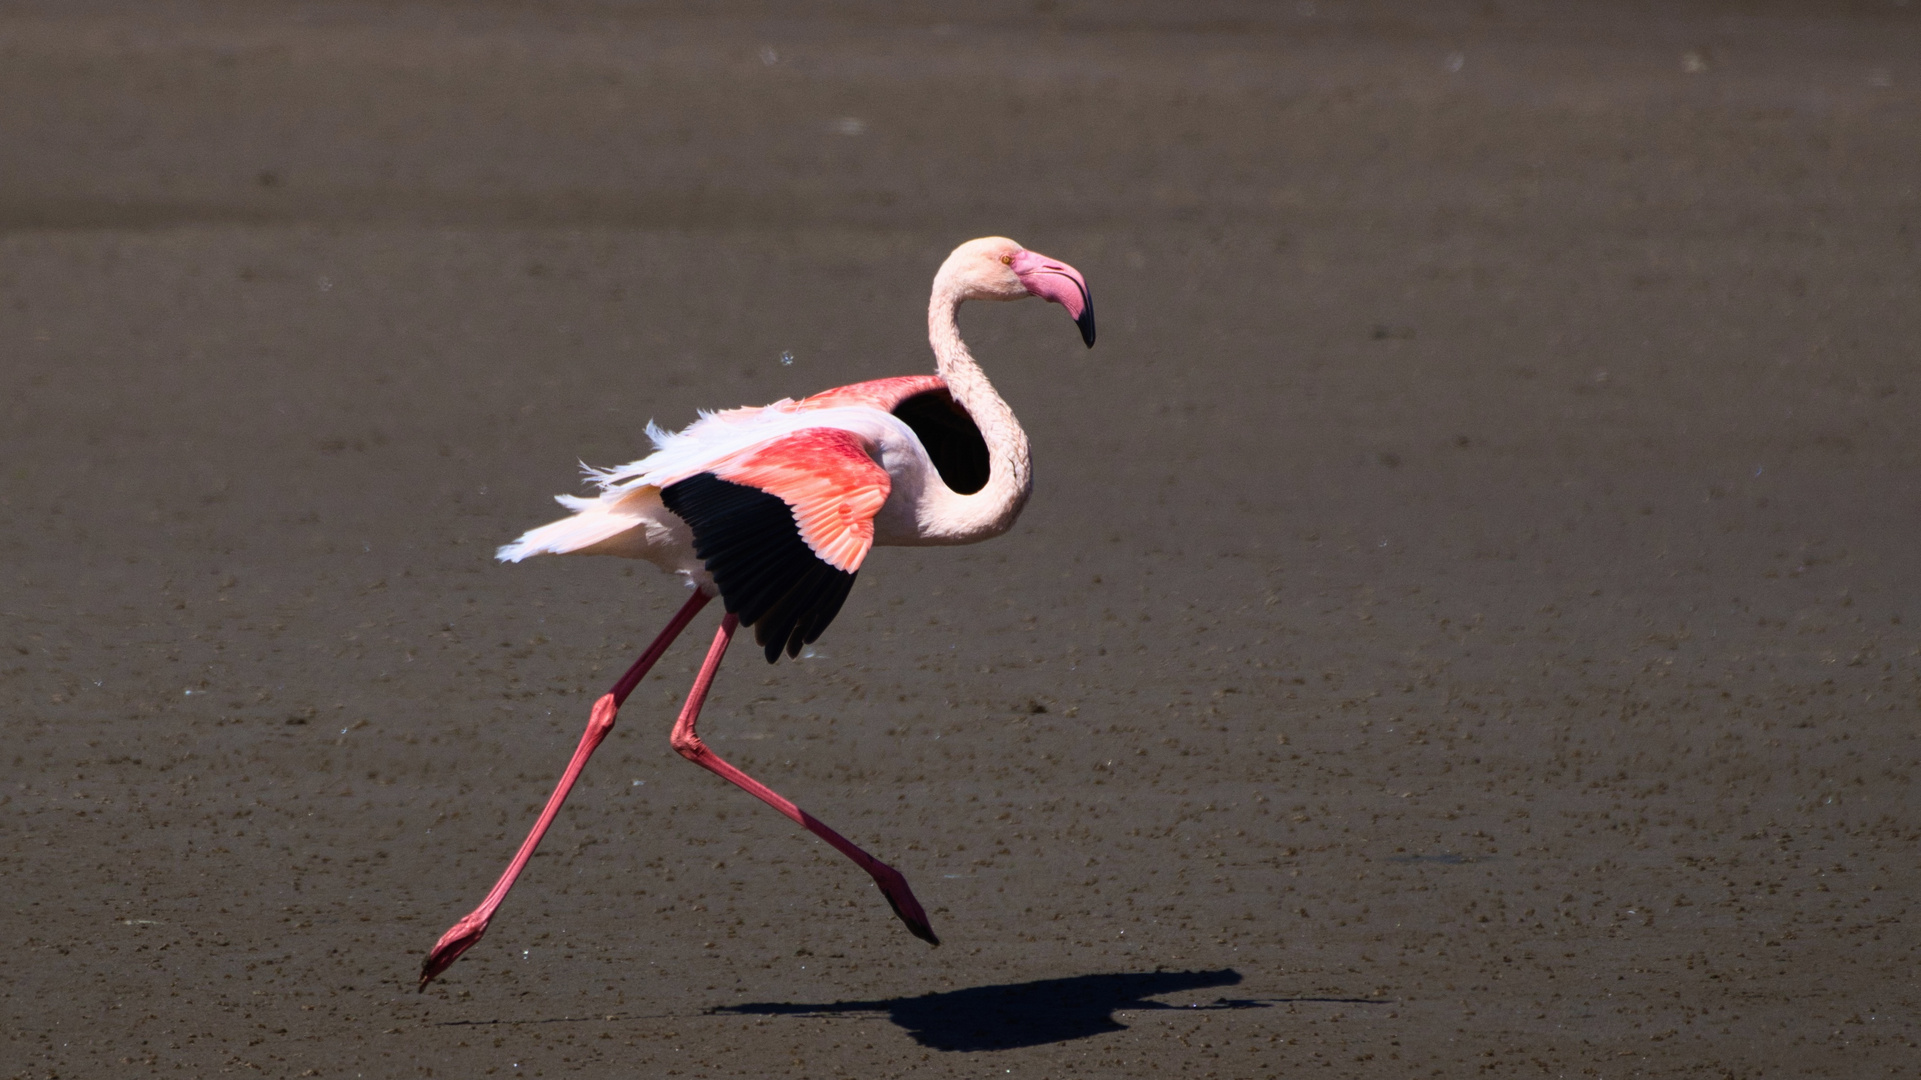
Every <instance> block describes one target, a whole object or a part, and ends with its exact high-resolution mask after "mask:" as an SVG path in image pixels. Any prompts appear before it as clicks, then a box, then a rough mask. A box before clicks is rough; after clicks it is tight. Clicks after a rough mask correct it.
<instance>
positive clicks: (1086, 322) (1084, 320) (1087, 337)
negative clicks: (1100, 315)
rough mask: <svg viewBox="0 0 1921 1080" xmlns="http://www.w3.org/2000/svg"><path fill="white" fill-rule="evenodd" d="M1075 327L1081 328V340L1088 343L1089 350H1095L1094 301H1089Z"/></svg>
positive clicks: (1075, 322) (1076, 320)
mask: <svg viewBox="0 0 1921 1080" xmlns="http://www.w3.org/2000/svg"><path fill="white" fill-rule="evenodd" d="M1074 325H1075V326H1078V327H1080V328H1081V340H1082V341H1085V342H1087V347H1088V348H1090V349H1091V348H1093V347H1094V304H1093V302H1092V301H1089V302H1088V304H1087V306H1086V307H1083V308H1082V309H1081V317H1080V318H1078V319H1075V320H1074Z"/></svg>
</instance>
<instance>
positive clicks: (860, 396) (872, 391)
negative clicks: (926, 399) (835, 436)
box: [794, 375, 947, 412]
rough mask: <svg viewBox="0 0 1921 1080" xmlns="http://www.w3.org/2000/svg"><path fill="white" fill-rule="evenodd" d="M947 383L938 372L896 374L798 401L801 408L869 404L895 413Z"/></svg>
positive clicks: (827, 391) (943, 388) (944, 386)
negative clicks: (895, 408)
mask: <svg viewBox="0 0 1921 1080" xmlns="http://www.w3.org/2000/svg"><path fill="white" fill-rule="evenodd" d="M946 388H947V384H946V383H944V382H942V381H941V377H940V376H939V375H897V376H895V377H894V378H891V379H870V380H868V381H867V382H857V383H849V384H848V385H846V386H836V387H835V388H833V389H832V390H823V391H821V392H820V393H818V394H815V395H814V396H812V397H805V398H802V399H800V400H799V401H797V402H795V403H794V405H795V407H796V408H800V409H831V408H836V407H838V406H842V405H869V406H872V407H873V408H876V409H879V410H880V411H881V412H893V411H894V406H896V405H899V404H900V403H901V402H903V401H906V400H907V399H908V398H910V397H913V396H914V395H915V394H924V393H926V392H927V391H929V390H945V389H946Z"/></svg>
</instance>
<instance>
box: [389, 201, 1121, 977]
mask: <svg viewBox="0 0 1921 1080" xmlns="http://www.w3.org/2000/svg"><path fill="white" fill-rule="evenodd" d="M1028 296H1038V297H1041V298H1043V299H1045V300H1048V301H1051V302H1053V303H1056V304H1059V305H1061V306H1062V307H1064V308H1066V309H1067V313H1068V314H1069V315H1070V316H1072V317H1073V319H1074V322H1075V324H1076V325H1077V326H1079V328H1080V332H1081V339H1082V340H1083V341H1085V342H1086V344H1087V346H1088V347H1089V348H1092V347H1093V345H1094V305H1093V301H1092V298H1091V297H1090V296H1089V295H1088V291H1087V281H1086V279H1085V278H1083V277H1082V276H1081V274H1080V272H1079V271H1077V270H1075V269H1074V268H1073V267H1071V266H1069V265H1067V264H1066V263H1063V262H1060V261H1058V260H1055V259H1050V258H1048V257H1047V256H1045V255H1041V254H1039V253H1037V252H1032V251H1028V250H1027V249H1025V248H1023V247H1021V246H1020V245H1019V244H1017V243H1015V242H1014V241H1012V240H1009V239H1006V238H1005V237H998V236H990V237H984V238H982V239H978V240H970V241H968V242H967V243H965V244H962V245H961V246H960V247H958V248H955V249H954V252H953V254H952V255H949V256H948V257H947V260H946V261H945V262H944V263H942V264H941V268H940V270H939V272H938V273H936V274H935V275H934V288H933V295H932V298H931V299H930V300H929V302H928V307H927V336H928V340H929V342H930V343H931V344H932V346H933V349H934V361H935V369H936V371H937V372H938V374H935V375H906V376H900V377H897V378H891V379H877V380H874V381H871V382H861V383H854V384H852V385H850V386H843V387H839V388H837V389H833V390H828V391H825V392H824V393H819V394H815V395H813V396H812V397H807V398H803V399H801V400H799V401H794V400H792V399H783V400H781V401H777V402H775V403H774V404H772V405H767V406H763V407H760V408H754V407H747V408H738V409H729V410H726V411H724V412H717V413H702V414H701V416H700V418H699V419H698V420H696V421H695V422H694V423H693V424H692V425H690V426H688V427H687V428H685V429H684V430H682V431H679V432H672V433H670V432H666V431H663V430H661V429H660V428H659V427H657V426H655V425H653V424H651V423H650V424H649V425H648V427H647V434H648V436H649V438H650V439H652V441H653V443H654V446H655V451H654V453H653V454H652V455H650V456H648V457H646V458H643V459H641V460H639V461H635V462H632V463H630V464H627V465H622V466H619V467H618V468H613V469H603V470H592V469H590V470H589V473H590V475H591V476H592V477H593V478H594V480H595V481H596V483H597V484H598V486H599V488H600V494H599V496H598V497H596V498H586V499H583V498H577V497H574V496H571V495H561V496H558V497H557V499H558V501H559V502H560V504H561V505H562V506H565V507H567V508H568V509H569V510H572V511H573V514H572V516H570V517H566V518H563V519H561V520H559V521H555V522H553V523H551V524H548V525H543V526H541V527H539V528H537V529H533V530H531V531H529V532H527V533H526V534H525V535H523V536H521V537H520V539H518V540H516V541H514V542H513V543H511V544H508V545H506V546H504V547H502V548H501V549H500V551H499V558H500V559H501V560H503V561H506V562H519V561H521V560H522V559H526V558H529V557H531V556H534V555H545V554H554V555H559V554H580V555H615V556H621V557H625V558H630V559H645V560H647V561H649V562H652V563H654V564H655V565H657V566H659V567H660V568H661V569H662V570H664V571H666V572H668V573H671V574H676V575H679V576H681V577H683V578H685V579H686V581H687V583H688V585H690V586H691V587H692V589H693V595H691V596H690V597H688V599H687V602H686V603H685V604H683V605H682V606H681V608H680V610H679V611H678V612H677V613H676V614H675V615H674V617H673V618H672V619H670V620H669V621H668V623H667V626H666V628H665V629H664V630H662V631H661V632H660V635H659V636H658V637H657V638H655V639H654V641H653V643H652V644H651V645H649V646H648V647H647V649H646V651H645V652H643V653H641V655H640V658H639V659H638V660H636V661H634V664H633V666H632V667H631V668H629V669H628V670H627V673H626V674H625V675H622V676H621V677H620V680H619V681H618V682H616V683H615V684H614V685H613V688H612V689H610V690H609V691H608V692H607V693H606V694H605V695H603V696H602V697H601V698H600V699H599V700H598V701H596V702H595V703H594V707H593V710H592V713H591V715H590V717H589V719H588V721H587V730H586V731H585V733H583V734H582V735H581V737H580V743H579V745H578V746H576V747H575V749H574V754H573V758H572V760H570V761H569V762H568V763H567V768H566V771H564V772H563V773H562V774H561V777H560V780H559V782H558V783H557V784H556V785H555V787H554V792H553V794H552V795H551V796H549V797H548V799H547V805H546V807H545V808H544V809H542V811H541V813H540V817H539V818H538V819H537V820H536V821H535V822H534V826H533V829H532V830H531V831H530V832H529V833H528V834H527V839H526V840H524V841H523V842H522V843H521V845H520V849H519V851H518V852H516V853H515V855H514V857H513V861H511V862H510V863H508V864H507V869H506V870H505V871H504V872H503V873H502V874H501V875H500V879H499V880H498V881H496V882H495V883H494V887H493V889H492V890H491V891H489V892H488V893H487V896H486V898H485V899H484V900H482V901H481V903H480V906H479V907H477V908H475V909H474V910H473V911H472V912H469V913H468V914H467V915H466V916H465V917H464V918H462V919H461V920H460V921H459V922H456V923H455V924H454V925H453V926H452V927H451V928H450V929H449V930H448V931H447V932H446V933H445V934H443V935H441V938H440V940H439V941H438V942H437V943H435V945H434V947H433V950H432V951H431V952H429V953H428V954H427V958H426V960H425V961H424V962H423V963H422V964H421V967H420V989H421V990H422V991H424V990H426V988H427V984H428V983H430V982H432V981H433V980H434V978H435V977H436V976H438V975H440V974H441V973H442V972H444V971H446V970H447V968H448V967H450V966H451V965H452V964H453V963H454V961H455V960H458V959H459V958H460V956H461V954H462V953H465V952H466V951H467V950H468V949H470V948H472V947H473V946H474V944H475V943H476V942H478V941H479V940H480V938H481V935H482V934H485V933H486V932H487V925H488V923H489V922H490V921H492V919H493V916H494V912H495V911H496V910H497V909H498V908H499V907H500V904H501V901H503V900H505V899H506V897H507V892H508V890H509V889H511V888H513V885H514V880H515V879H516V878H517V877H519V876H520V872H521V870H522V869H524V868H525V867H526V865H527V861H528V860H529V859H531V858H532V857H533V854H534V848H535V847H536V846H538V845H539V843H540V838H541V836H542V835H544V834H545V833H546V831H547V827H548V826H549V825H551V824H552V823H553V820H554V817H555V815H557V814H558V813H559V812H560V807H561V804H562V803H563V802H565V801H566V799H567V793H568V792H569V791H570V790H571V789H572V788H573V786H574V782H575V781H576V780H578V779H579V778H580V773H581V770H582V769H583V768H585V767H586V765H587V759H588V758H589V757H591V756H592V755H593V752H594V750H595V748H597V747H598V746H599V745H600V743H601V740H603V739H605V738H606V737H607V734H608V732H609V731H611V730H613V726H614V718H615V715H616V714H617V713H618V712H619V710H620V706H621V704H622V703H623V702H625V701H626V700H627V696H628V694H630V693H632V692H633V689H634V687H635V686H637V685H639V683H640V680H641V679H642V678H644V677H645V676H646V675H647V672H648V670H649V669H650V668H652V667H653V666H654V663H655V661H657V660H659V659H660V657H661V654H663V653H665V652H666V651H667V647H668V646H669V645H671V644H672V643H673V641H674V639H675V638H676V637H678V636H679V635H680V633H681V631H682V630H684V629H686V628H687V625H688V624H689V623H690V622H692V621H693V618H694V616H695V615H696V614H698V613H699V612H700V610H701V609H702V608H703V607H705V606H706V605H707V603H708V602H709V601H710V600H712V599H713V598H714V597H715V596H716V595H718V596H719V597H720V598H721V601H722V604H723V606H724V607H725V608H726V615H725V617H724V618H722V620H721V623H720V628H719V629H718V630H717V631H716V632H715V634H714V641H713V645H712V646H711V647H710V648H709V649H708V651H707V658H706V660H705V661H704V662H703V663H702V664H701V667H700V673H699V674H698V675H696V676H695V678H694V685H693V688H692V690H691V691H689V693H688V695H687V701H686V704H685V705H684V706H682V708H681V710H680V715H679V717H678V718H677V719H676V720H675V722H674V728H673V734H672V736H671V742H672V744H673V747H674V749H675V751H677V752H678V753H679V754H680V755H681V756H682V757H684V758H686V759H688V760H689V761H692V762H694V763H695V764H697V765H699V766H701V767H702V768H705V769H708V770H710V771H712V772H714V773H717V774H719V775H720V776H722V777H724V778H725V779H727V780H728V781H729V782H731V783H733V784H735V785H736V786H738V787H740V788H742V789H744V790H745V791H747V792H748V793H750V794H752V795H753V796H754V797H756V798H758V799H760V800H761V801H762V802H765V803H766V804H767V805H769V806H771V807H773V808H774V809H775V810H778V811H780V812H781V813H782V814H785V815H786V816H787V817H789V818H791V819H792V820H793V821H794V822H795V823H797V824H799V825H800V826H801V827H802V828H805V829H806V830H808V831H809V832H811V833H813V834H814V835H816V836H818V837H820V838H821V839H822V840H825V841H826V842H827V843H828V844H830V845H832V846H833V847H834V848H835V850H837V851H839V852H840V853H841V854H843V855H845V856H847V857H848V858H849V859H851V860H853V862H854V863H855V864H856V865H858V866H859V867H860V868H861V869H863V870H865V871H867V872H868V873H869V874H870V875H872V876H873V878H874V883H875V884H876V885H877V886H879V888H880V891H881V895H883V896H885V897H886V898H887V902H888V904H889V905H890V906H891V907H892V908H893V910H894V914H895V915H897V916H899V918H900V920H901V921H902V922H903V923H905V924H906V925H907V929H908V930H909V931H910V932H911V933H912V934H913V935H914V936H915V937H917V938H920V939H921V940H922V941H925V942H927V943H928V944H929V945H936V946H937V945H939V944H940V938H939V937H937V936H936V935H935V934H934V929H933V927H932V926H931V925H930V924H929V923H928V921H927V913H926V911H925V910H923V909H922V907H921V905H920V901H918V900H916V899H915V898H914V892H913V890H912V889H911V888H909V887H908V885H907V879H906V878H905V877H903V876H902V875H901V873H900V871H898V870H896V869H894V868H893V867H891V866H889V865H887V864H886V863H884V862H881V861H880V860H879V859H876V858H874V857H873V856H872V855H869V854H868V853H867V852H866V851H863V850H862V849H861V848H859V847H857V846H856V845H855V844H854V843H853V842H852V841H850V840H848V839H847V838H846V837H844V836H842V835H841V834H840V833H838V832H835V831H834V830H833V829H831V828H828V827H827V826H826V825H825V824H822V823H821V821H820V820H819V819H817V818H815V817H814V816H813V815H812V814H809V813H807V812H806V811H804V810H802V809H801V808H800V807H798V806H795V805H794V804H793V803H792V802H791V801H789V800H788V799H787V798H785V797H784V796H782V795H780V794H779V793H777V792H775V791H774V790H773V789H772V788H769V787H767V786H766V785H765V784H762V783H761V782H760V781H758V780H755V779H754V778H753V777H751V776H748V775H747V774H746V773H744V772H742V771H740V770H739V769H737V768H735V767H734V766H732V765H730V764H728V763H727V762H726V761H724V760H722V759H721V757H720V756H719V755H718V754H715V753H714V752H713V751H712V750H710V749H708V747H707V745H706V743H704V742H702V741H701V738H700V736H699V734H698V733H697V732H696V731H695V724H696V722H697V721H698V720H699V718H700V708H701V704H702V703H703V702H704V701H705V700H706V698H707V692H708V689H709V688H710V687H711V686H712V685H713V681H714V673H715V672H716V671H717V670H718V669H719V667H720V661H721V658H722V656H724V655H725V654H726V652H727V646H728V644H729V643H730V642H732V640H733V637H734V632H735V630H736V629H738V628H739V627H741V626H751V627H753V629H754V640H755V642H756V643H758V644H759V645H760V646H761V647H762V648H763V649H764V651H765V652H766V656H767V660H768V662H769V663H773V662H775V661H777V660H779V659H780V655H781V653H782V652H785V653H786V654H787V655H788V656H790V657H791V656H796V655H798V654H799V652H800V649H801V647H802V646H803V645H806V644H809V643H811V642H813V641H814V640H816V639H817V638H819V637H820V635H821V632H822V631H823V630H825V629H827V625H828V624H829V623H831V622H833V620H834V616H835V615H836V614H838V613H839V611H840V607H841V604H842V602H844V601H845V600H846V599H847V594H848V591H849V590H850V589H852V588H853V585H854V576H855V575H856V574H857V573H858V572H859V571H860V568H861V564H862V563H863V562H864V561H865V560H866V557H867V553H868V551H869V550H870V549H871V548H872V547H873V546H874V545H876V544H896V545H932V544H971V543H975V542H977V541H980V540H986V539H990V538H992V537H995V536H999V535H1000V534H1002V533H1004V532H1006V531H1007V530H1008V529H1009V528H1010V527H1012V526H1013V524H1014V520H1015V519H1016V518H1017V517H1019V516H1020V512H1021V508H1022V507H1023V506H1024V505H1025V504H1026V503H1027V497H1028V495H1029V493H1030V492H1031V491H1032V490H1033V481H1032V478H1031V473H1030V462H1029V456H1028V447H1027V435H1026V433H1024V432H1023V431H1022V430H1021V426H1020V424H1019V423H1018V422H1017V421H1016V420H1015V419H1014V411H1013V409H1011V408H1009V407H1008V404H1007V402H1006V401H1004V400H1002V398H1001V396H1000V395H999V394H998V393H996V392H995V391H994V387H993V384H992V383H990V382H988V381H987V375H986V373H985V372H983V371H982V370H981V368H980V365H979V364H978V363H976V362H975V360H974V357H973V356H972V355H971V354H970V353H969V352H968V351H967V346H966V344H965V343H963V342H962V341H961V336H960V327H959V325H958V324H957V322H956V321H955V317H956V314H957V312H958V311H959V309H960V305H961V303H962V302H964V301H967V300H1019V299H1022V298H1024V297H1028Z"/></svg>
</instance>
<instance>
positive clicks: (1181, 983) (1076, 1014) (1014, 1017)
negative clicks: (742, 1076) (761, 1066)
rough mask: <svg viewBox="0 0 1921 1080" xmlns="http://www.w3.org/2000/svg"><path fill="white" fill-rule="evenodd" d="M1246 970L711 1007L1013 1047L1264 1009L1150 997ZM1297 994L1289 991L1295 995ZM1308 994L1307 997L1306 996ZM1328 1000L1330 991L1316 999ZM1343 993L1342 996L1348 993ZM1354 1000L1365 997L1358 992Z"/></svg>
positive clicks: (940, 1045) (941, 1045) (969, 1045)
mask: <svg viewBox="0 0 1921 1080" xmlns="http://www.w3.org/2000/svg"><path fill="white" fill-rule="evenodd" d="M1240 981H1241V973H1240V972H1238V971H1234V970H1232V969H1231V968H1228V969H1222V970H1220V971H1155V972H1143V973H1140V974H1113V975H1077V976H1075V977H1073V978H1071V979H1042V980H1040V981H1038V982H1025V983H1008V984H1004V985H999V986H976V987H971V988H969V989H966V990H950V991H948V992H946V993H942V994H922V995H921V996H919V997H908V998H891V999H888V1000H885V1001H836V1002H832V1003H829V1004H821V1005H809V1004H802V1003H787V1002H749V1003H747V1004H742V1005H727V1006H723V1007H721V1008H717V1009H715V1010H713V1012H714V1013H715V1014H716V1015H728V1014H732V1015H743V1016H827V1015H835V1014H847V1013H885V1014H887V1017H888V1019H890V1020H892V1021H893V1022H894V1023H896V1024H898V1025H900V1027H902V1028H903V1029H905V1030H906V1031H907V1033H908V1034H909V1035H912V1036H913V1037H914V1039H915V1041H917V1042H919V1043H920V1044H921V1045H922V1046H926V1047H930V1048H932V1049H935V1050H961V1051H972V1050H1011V1049H1013V1048H1015V1047H1020V1046H1039V1045H1042V1044H1044V1043H1058V1042H1066V1041H1068V1040H1070V1039H1084V1038H1087V1037H1088V1036H1090V1035H1100V1034H1102V1033H1104V1032H1109V1031H1123V1030H1126V1027H1127V1025H1125V1024H1122V1023H1119V1022H1118V1021H1116V1020H1115V1019H1114V1013H1116V1012H1134V1011H1139V1010H1146V1009H1263V1008H1267V1007H1268V1006H1269V1005H1271V1004H1274V1002H1272V1001H1267V1000H1262V1001H1252V1000H1230V999H1228V998H1216V999H1214V1000H1213V1001H1212V1002H1209V1003H1207V1004H1196V1005H1165V1004H1162V1003H1161V1002H1158V1001H1149V1000H1147V999H1148V998H1150V997H1153V996H1154V995H1157V994H1172V993H1176V992H1178V991H1182V990H1201V989H1205V988H1208V987H1215V986H1233V985H1235V984H1237V983H1239V982H1240ZM1291 1000H1292V999H1291ZM1302 1000H1304V999H1302ZM1315 1000H1325V999H1315ZM1343 1000H1345V999H1343ZM1355 1000H1356V1001H1357V1002H1359V1001H1361V1000H1363V999H1355Z"/></svg>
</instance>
